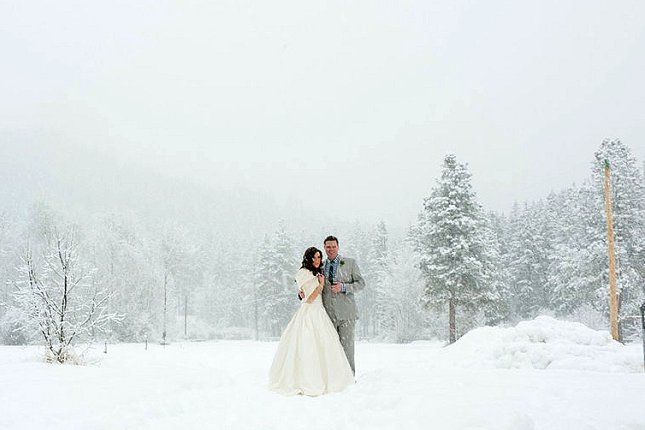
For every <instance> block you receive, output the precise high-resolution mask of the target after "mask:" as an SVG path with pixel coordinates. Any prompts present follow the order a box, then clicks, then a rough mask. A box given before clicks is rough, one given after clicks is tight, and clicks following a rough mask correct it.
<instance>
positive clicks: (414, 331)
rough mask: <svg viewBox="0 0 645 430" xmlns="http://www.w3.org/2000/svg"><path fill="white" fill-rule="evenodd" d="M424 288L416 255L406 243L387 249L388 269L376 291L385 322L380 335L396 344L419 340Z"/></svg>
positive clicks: (422, 317)
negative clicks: (378, 290) (378, 289)
mask: <svg viewBox="0 0 645 430" xmlns="http://www.w3.org/2000/svg"><path fill="white" fill-rule="evenodd" d="M423 290H424V281H423V277H422V275H421V271H420V270H419V256H418V255H417V254H416V253H415V252H414V250H413V249H412V248H411V247H410V246H409V245H407V244H402V246H400V247H397V248H396V250H390V257H389V264H388V270H387V272H385V273H384V274H383V279H382V280H381V288H380V293H379V298H380V302H379V311H380V313H381V315H382V317H381V318H382V320H383V321H387V323H388V324H387V325H385V324H384V325H383V326H382V327H381V332H380V336H381V337H382V338H384V339H387V340H390V341H394V342H397V343H405V342H411V341H413V340H415V339H418V336H419V332H420V331H421V330H423V328H424V320H425V318H424V312H423V311H424V310H423V306H422V304H421V303H422V302H421V297H422V295H423Z"/></svg>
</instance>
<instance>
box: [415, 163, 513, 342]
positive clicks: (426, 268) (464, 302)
mask: <svg viewBox="0 0 645 430" xmlns="http://www.w3.org/2000/svg"><path fill="white" fill-rule="evenodd" d="M470 179H471V175H470V173H469V172H468V170H467V168H466V165H464V164H461V163H458V162H457V159H456V157H455V156H454V155H452V154H451V155H448V156H446V158H445V159H444V163H443V170H442V173H441V178H440V179H439V180H437V185H436V187H435V188H434V189H433V190H432V192H431V194H430V196H429V197H428V198H426V199H425V201H424V209H423V211H422V213H421V214H420V216H419V219H420V225H419V228H418V232H419V238H418V239H417V240H416V243H417V252H419V254H420V267H421V271H422V273H423V275H424V279H425V282H426V287H425V291H424V300H425V303H426V306H435V307H441V306H446V305H447V306H448V318H449V341H450V342H451V343H453V342H455V340H456V339H457V335H458V330H457V327H456V312H457V309H458V308H462V309H465V310H468V311H471V312H473V313H475V312H476V311H477V310H478V309H481V308H482V307H483V306H486V305H488V304H489V303H490V302H491V301H498V300H501V297H500V294H499V291H498V289H497V287H498V285H497V280H496V279H495V273H494V264H493V263H492V262H493V261H494V259H495V257H494V256H493V255H492V254H491V252H490V250H489V249H488V248H487V246H489V243H487V240H486V236H485V234H484V232H483V230H482V227H483V226H484V225H485V222H484V218H483V215H482V210H481V208H480V205H479V204H478V203H477V201H476V196H475V192H474V191H473V190H472V185H471V182H470Z"/></svg>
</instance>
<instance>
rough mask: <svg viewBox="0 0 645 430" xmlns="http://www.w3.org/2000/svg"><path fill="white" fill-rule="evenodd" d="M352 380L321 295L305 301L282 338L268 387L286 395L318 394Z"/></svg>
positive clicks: (351, 374) (349, 368)
mask: <svg viewBox="0 0 645 430" xmlns="http://www.w3.org/2000/svg"><path fill="white" fill-rule="evenodd" d="M352 384H354V374H353V373H352V369H351V367H350V366H349V362H348V361H347V357H346V356H345V351H344V350H343V347H342V345H341V344H340V340H339V339H338V333H337V332H336V329H335V328H334V326H333V324H332V322H331V320H330V319H329V316H328V315H327V312H325V308H324V307H323V305H322V300H321V298H320V297H317V298H316V299H315V300H314V302H313V303H311V304H309V303H306V302H303V303H302V304H301V305H300V309H298V311H297V312H296V314H295V315H294V316H293V318H291V321H290V322H289V324H288V325H287V328H285V330H284V332H283V333H282V337H281V338H280V343H279V344H278V349H277V351H276V353H275V357H274V358H273V364H272V365H271V370H270V372H269V388H270V389H271V390H273V391H277V392H279V393H282V394H285V395H294V394H304V395H308V396H318V395H321V394H325V393H331V392H336V391H341V390H343V389H344V388H346V387H347V386H349V385H352Z"/></svg>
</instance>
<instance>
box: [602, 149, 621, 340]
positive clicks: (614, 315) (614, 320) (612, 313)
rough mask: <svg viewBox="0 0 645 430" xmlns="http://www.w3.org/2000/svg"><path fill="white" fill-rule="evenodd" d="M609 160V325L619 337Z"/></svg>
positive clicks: (607, 206)
mask: <svg viewBox="0 0 645 430" xmlns="http://www.w3.org/2000/svg"><path fill="white" fill-rule="evenodd" d="M609 179H610V172H609V161H607V160H605V213H606V215H607V216H606V218H607V252H608V254H609V327H610V330H611V337H612V338H614V340H620V339H619V337H618V301H617V300H616V255H615V252H614V223H613V221H612V213H611V188H610V187H611V186H610V181H609Z"/></svg>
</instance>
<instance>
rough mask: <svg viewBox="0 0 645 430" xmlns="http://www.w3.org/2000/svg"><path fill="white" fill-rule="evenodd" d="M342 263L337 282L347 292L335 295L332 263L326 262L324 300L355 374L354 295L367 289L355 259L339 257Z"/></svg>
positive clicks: (337, 271) (339, 264)
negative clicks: (330, 275) (332, 283)
mask: <svg viewBox="0 0 645 430" xmlns="http://www.w3.org/2000/svg"><path fill="white" fill-rule="evenodd" d="M339 258H340V262H339V263H338V266H337V269H336V276H335V277H334V279H333V280H334V281H335V282H341V283H342V284H343V285H344V287H345V289H346V291H345V292H344V293H343V292H340V293H334V292H332V290H331V283H330V282H329V281H330V279H329V269H330V264H331V263H330V261H329V259H327V260H325V263H324V265H323V271H324V273H325V287H324V288H323V293H322V299H323V305H324V306H325V310H326V311H327V314H328V315H329V318H331V322H332V323H333V324H334V327H336V331H337V332H338V337H339V338H340V343H341V345H343V349H344V350H345V355H346V356H347V361H349V365H350V366H351V368H352V371H353V372H354V373H355V368H354V326H355V324H356V320H357V319H358V313H357V310H356V302H355V301H354V293H356V292H357V291H360V290H362V289H363V288H365V280H364V279H363V276H361V272H360V270H359V269H358V265H357V264H356V261H355V260H354V259H353V258H348V257H342V256H339Z"/></svg>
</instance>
